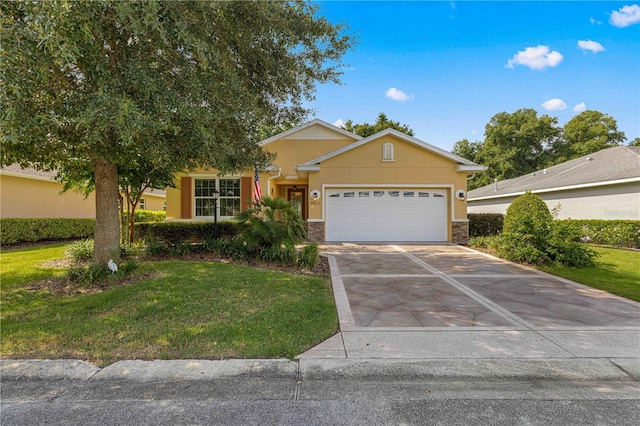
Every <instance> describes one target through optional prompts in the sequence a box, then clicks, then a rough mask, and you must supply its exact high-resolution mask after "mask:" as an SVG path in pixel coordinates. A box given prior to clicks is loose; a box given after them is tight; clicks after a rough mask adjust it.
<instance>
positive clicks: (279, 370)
mask: <svg viewBox="0 0 640 426" xmlns="http://www.w3.org/2000/svg"><path fill="white" fill-rule="evenodd" d="M0 376H1V378H2V380H21V379H22V380H64V379H67V380H89V379H91V380H114V381H118V380H131V381H173V380H175V381H199V380H216V379H231V378H234V377H245V378H250V377H257V378H261V379H276V380H292V381H297V380H341V379H354V380H377V381H380V380H382V381H385V380H395V381H402V380H406V381H411V380H455V381H465V380H474V381H520V380H554V381H563V380H565V381H585V382H586V381H599V380H600V381H631V382H637V381H640V359H639V358H620V359H611V360H610V359H604V358H600V359H593V358H572V359H535V360H532V359H522V360H504V359H502V360H477V359H476V360H468V359H465V360H415V359H413V360H412V359H396V360H390V359H358V360H349V359H346V360H345V359H309V358H305V359H300V360H298V361H291V360H288V359H277V360H270V359H269V360H222V361H211V360H168V361H164V360H156V361H139V360H136V361H119V362H116V363H115V364H112V365H110V366H107V367H105V368H103V369H100V368H98V367H96V366H95V365H92V364H89V363H87V362H84V361H79V360H0Z"/></svg>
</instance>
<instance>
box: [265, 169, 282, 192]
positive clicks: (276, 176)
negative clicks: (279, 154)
mask: <svg viewBox="0 0 640 426" xmlns="http://www.w3.org/2000/svg"><path fill="white" fill-rule="evenodd" d="M280 176H282V168H281V167H278V174H277V175H275V176H271V177H269V178H267V194H269V197H271V179H278V178H279V177H280Z"/></svg>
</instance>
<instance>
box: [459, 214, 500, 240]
mask: <svg viewBox="0 0 640 426" xmlns="http://www.w3.org/2000/svg"><path fill="white" fill-rule="evenodd" d="M467 216H468V218H469V236H470V237H471V238H474V237H488V236H490V235H498V234H500V233H501V232H502V227H503V223H504V215H503V214H502V213H469V214H468V215H467Z"/></svg>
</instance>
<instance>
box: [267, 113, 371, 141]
mask: <svg viewBox="0 0 640 426" xmlns="http://www.w3.org/2000/svg"><path fill="white" fill-rule="evenodd" d="M316 124H318V125H320V126H322V127H325V128H327V129H329V130H333V131H334V132H338V133H341V134H343V135H344V136H347V137H349V138H351V139H355V140H360V139H362V136H359V135H356V134H355V133H351V132H349V131H347V130H345V129H343V128H341V127H337V126H334V125H333V124H329V123H327V122H326V121H323V120H320V119H319V118H316V119H314V120H311V121H309V122H308V123H304V124H301V125H300V126H296V127H294V128H293V129H289V130H287V131H285V132H282V133H278V134H277V135H274V136H271V137H270V138H268V139H265V140H263V141H262V142H260V143H259V144H258V145H260V146H265V145H268V144H270V143H271V142H275V141H277V140H280V139H283V138H286V137H287V136H291V135H293V134H295V133H298V132H300V131H302V130H304V129H307V128H309V127H311V126H314V125H316Z"/></svg>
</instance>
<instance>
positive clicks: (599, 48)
mask: <svg viewBox="0 0 640 426" xmlns="http://www.w3.org/2000/svg"><path fill="white" fill-rule="evenodd" d="M578 49H582V50H583V51H585V50H590V51H591V52H593V53H598V52H603V51H604V46H603V45H601V44H600V43H598V42H597V41H591V40H578Z"/></svg>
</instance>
